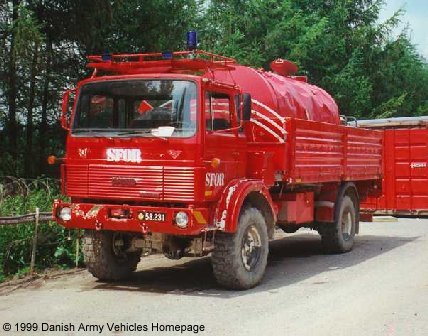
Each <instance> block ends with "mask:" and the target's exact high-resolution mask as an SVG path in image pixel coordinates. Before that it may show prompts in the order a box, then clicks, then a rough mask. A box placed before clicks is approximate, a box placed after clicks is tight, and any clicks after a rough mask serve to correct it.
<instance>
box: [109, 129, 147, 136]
mask: <svg viewBox="0 0 428 336" xmlns="http://www.w3.org/2000/svg"><path fill="white" fill-rule="evenodd" d="M150 132H151V130H150V129H146V130H128V131H122V132H120V133H117V135H119V136H120V135H134V134H135V135H139V134H141V135H142V134H148V133H150Z"/></svg>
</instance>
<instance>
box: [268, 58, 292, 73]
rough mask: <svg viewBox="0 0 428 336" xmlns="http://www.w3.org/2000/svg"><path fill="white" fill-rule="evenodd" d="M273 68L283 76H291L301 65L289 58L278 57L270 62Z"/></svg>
mask: <svg viewBox="0 0 428 336" xmlns="http://www.w3.org/2000/svg"><path fill="white" fill-rule="evenodd" d="M270 68H271V70H272V71H273V72H274V73H276V74H278V75H281V76H291V75H294V74H295V73H297V71H299V67H298V66H297V65H296V63H293V62H291V61H289V60H285V59H282V58H278V59H276V60H275V61H272V62H271V63H270Z"/></svg>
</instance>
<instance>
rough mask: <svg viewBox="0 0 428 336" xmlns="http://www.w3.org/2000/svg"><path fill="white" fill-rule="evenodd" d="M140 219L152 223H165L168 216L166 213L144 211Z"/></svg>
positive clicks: (140, 214)
mask: <svg viewBox="0 0 428 336" xmlns="http://www.w3.org/2000/svg"><path fill="white" fill-rule="evenodd" d="M138 219H139V220H142V221H150V222H165V219H166V214H165V213H164V212H155V211H144V212H140V213H139V215H138Z"/></svg>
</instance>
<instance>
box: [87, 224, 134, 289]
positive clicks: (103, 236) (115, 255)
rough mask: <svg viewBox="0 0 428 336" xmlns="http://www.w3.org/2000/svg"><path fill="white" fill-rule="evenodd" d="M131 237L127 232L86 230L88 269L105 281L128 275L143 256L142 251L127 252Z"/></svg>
mask: <svg viewBox="0 0 428 336" xmlns="http://www.w3.org/2000/svg"><path fill="white" fill-rule="evenodd" d="M131 239H132V235H130V234H127V233H122V232H113V231H95V230H86V231H85V236H84V243H83V255H84V259H85V263H86V267H87V269H88V271H89V272H90V273H91V274H92V275H93V276H94V277H96V278H98V279H100V280H103V281H117V280H121V279H124V278H126V277H128V276H129V275H130V274H131V273H132V272H133V271H135V269H136V268H137V264H138V262H139V261H140V258H141V251H138V252H127V249H128V248H129V247H130V243H131Z"/></svg>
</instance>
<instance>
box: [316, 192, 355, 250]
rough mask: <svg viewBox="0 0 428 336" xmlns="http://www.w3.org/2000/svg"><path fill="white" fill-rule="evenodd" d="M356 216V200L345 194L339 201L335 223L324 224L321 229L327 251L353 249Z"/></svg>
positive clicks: (323, 243) (324, 247)
mask: <svg viewBox="0 0 428 336" xmlns="http://www.w3.org/2000/svg"><path fill="white" fill-rule="evenodd" d="M356 218H357V215H356V209H355V205H354V202H353V201H352V199H351V198H350V197H349V196H344V197H343V199H342V200H341V202H340V203H339V208H338V212H337V215H336V219H335V223H334V224H324V225H322V227H320V230H319V232H320V234H321V241H322V245H323V249H324V251H325V252H326V253H344V252H348V251H350V250H352V247H353V246H354V237H355V228H356V225H357V223H356Z"/></svg>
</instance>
